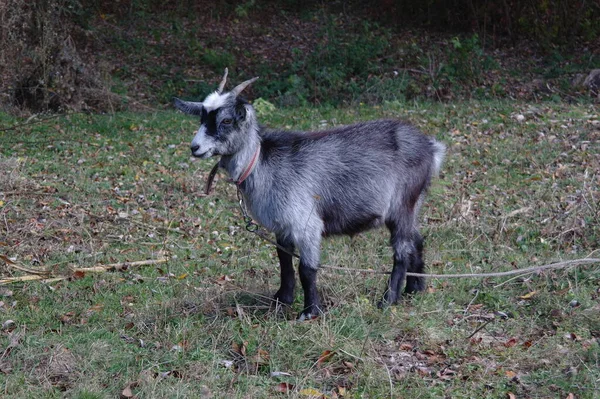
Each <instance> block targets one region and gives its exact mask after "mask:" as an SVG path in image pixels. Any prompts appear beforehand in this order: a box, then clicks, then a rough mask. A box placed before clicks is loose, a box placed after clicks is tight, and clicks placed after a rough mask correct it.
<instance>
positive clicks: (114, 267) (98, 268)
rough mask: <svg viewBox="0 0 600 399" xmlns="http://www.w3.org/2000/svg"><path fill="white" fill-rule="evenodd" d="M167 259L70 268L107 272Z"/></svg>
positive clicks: (162, 261)
mask: <svg viewBox="0 0 600 399" xmlns="http://www.w3.org/2000/svg"><path fill="white" fill-rule="evenodd" d="M168 260H169V259H168V258H160V259H149V260H138V261H136V262H120V263H111V264H109V265H100V266H93V267H73V268H71V270H73V271H74V272H84V273H103V272H107V271H111V270H121V269H126V268H128V267H137V266H149V265H158V264H161V263H165V262H167V261H168Z"/></svg>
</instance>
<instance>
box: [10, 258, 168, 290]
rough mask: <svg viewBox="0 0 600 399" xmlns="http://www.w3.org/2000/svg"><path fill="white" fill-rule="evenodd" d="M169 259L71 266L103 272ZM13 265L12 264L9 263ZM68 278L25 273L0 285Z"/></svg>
mask: <svg viewBox="0 0 600 399" xmlns="http://www.w3.org/2000/svg"><path fill="white" fill-rule="evenodd" d="M168 260H169V259H168V258H161V259H150V260H140V261H136V262H121V263H112V264H109V265H100V266H93V267H73V268H71V271H72V272H78V271H80V272H87V273H103V272H108V271H111V270H122V269H125V268H128V267H137V266H147V265H157V264H160V263H165V262H167V261H168ZM11 266H14V265H11ZM67 278H69V276H55V277H51V276H50V275H49V273H47V274H45V275H39V274H38V275H27V276H20V277H7V278H4V279H1V280H0V285H5V284H11V283H19V282H25V281H40V280H41V281H43V282H47V283H50V282H55V281H60V280H65V279H67Z"/></svg>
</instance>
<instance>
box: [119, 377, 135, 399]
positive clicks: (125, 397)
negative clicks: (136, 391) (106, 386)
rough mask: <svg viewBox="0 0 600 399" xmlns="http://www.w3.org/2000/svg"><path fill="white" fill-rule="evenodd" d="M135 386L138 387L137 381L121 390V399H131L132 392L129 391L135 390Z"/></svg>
mask: <svg viewBox="0 0 600 399" xmlns="http://www.w3.org/2000/svg"><path fill="white" fill-rule="evenodd" d="M137 386H138V383H137V381H134V382H130V383H129V384H127V386H126V387H125V389H123V391H122V392H121V399H130V398H133V397H134V395H133V391H132V390H131V388H135V387H137Z"/></svg>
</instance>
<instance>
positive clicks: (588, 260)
mask: <svg viewBox="0 0 600 399" xmlns="http://www.w3.org/2000/svg"><path fill="white" fill-rule="evenodd" d="M593 263H600V259H596V258H583V259H573V260H566V261H562V262H557V263H551V264H548V265H542V266H532V267H528V268H525V269H515V270H509V271H506V272H493V273H457V274H428V273H411V272H407V273H406V275H407V276H414V277H429V278H486V277H505V276H513V275H518V274H531V273H535V272H539V271H542V270H548V269H563V268H567V267H570V266H580V265H584V264H593ZM321 267H322V268H324V269H333V270H340V271H345V272H354V273H375V274H391V272H385V271H381V270H371V269H352V268H348V267H339V266H329V265H321Z"/></svg>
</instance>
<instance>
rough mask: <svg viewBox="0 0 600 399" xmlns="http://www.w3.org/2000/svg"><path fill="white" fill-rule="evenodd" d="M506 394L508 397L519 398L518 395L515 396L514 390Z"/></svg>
mask: <svg viewBox="0 0 600 399" xmlns="http://www.w3.org/2000/svg"><path fill="white" fill-rule="evenodd" d="M506 396H508V399H517V397H516V396H515V394H514V393H512V392H509V393H507V394H506Z"/></svg>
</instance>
